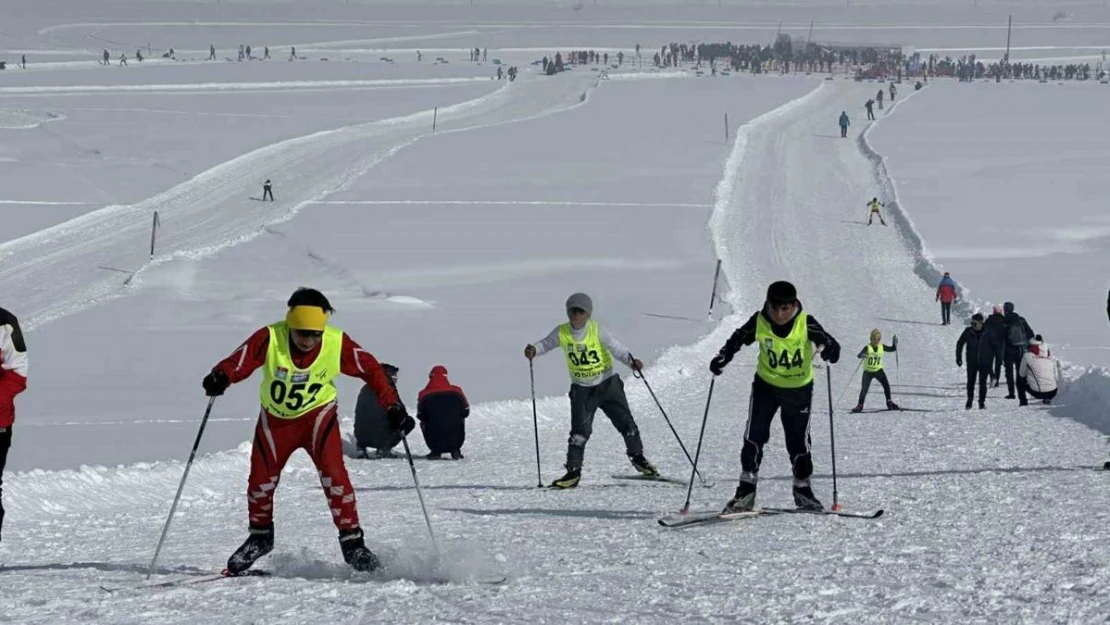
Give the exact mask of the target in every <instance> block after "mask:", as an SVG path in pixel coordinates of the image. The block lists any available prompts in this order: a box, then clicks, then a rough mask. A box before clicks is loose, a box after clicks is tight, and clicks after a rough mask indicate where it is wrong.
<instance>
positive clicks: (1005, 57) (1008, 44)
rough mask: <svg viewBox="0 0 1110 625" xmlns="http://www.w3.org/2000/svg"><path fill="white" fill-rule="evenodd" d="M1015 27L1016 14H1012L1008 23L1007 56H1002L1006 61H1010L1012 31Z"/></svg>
mask: <svg viewBox="0 0 1110 625" xmlns="http://www.w3.org/2000/svg"><path fill="white" fill-rule="evenodd" d="M1013 27H1014V16H1013V15H1011V16H1010V18H1009V20H1008V21H1007V23H1006V56H1004V57H1002V60H1003V61H1005V62H1006V63H1009V62H1010V32H1011V30H1012V29H1013Z"/></svg>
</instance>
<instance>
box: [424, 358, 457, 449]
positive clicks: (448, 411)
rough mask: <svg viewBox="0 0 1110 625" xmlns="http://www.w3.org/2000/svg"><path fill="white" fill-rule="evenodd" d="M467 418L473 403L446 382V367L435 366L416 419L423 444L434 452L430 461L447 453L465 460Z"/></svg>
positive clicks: (425, 388)
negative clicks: (464, 443) (422, 436)
mask: <svg viewBox="0 0 1110 625" xmlns="http://www.w3.org/2000/svg"><path fill="white" fill-rule="evenodd" d="M468 416H470V404H469V403H468V402H467V401H466V395H465V394H464V393H463V392H462V389H461V388H459V387H457V386H455V385H454V384H451V382H450V381H449V380H448V379H447V367H444V366H443V365H436V366H434V367H432V371H431V372H430V373H429V374H428V385H427V386H425V387H424V390H422V391H420V395H418V396H417V399H416V418H417V419H418V420H419V421H420V431H421V432H422V433H423V434H424V442H425V443H427V445H428V449H430V450H431V453H429V454H428V455H427V456H426V457H427V458H428V459H429V460H438V459H439V458H440V455H441V454H446V453H449V454H451V458H452V459H454V460H461V459H462V457H463V455H462V445H463V441H465V440H466V418H467V417H468Z"/></svg>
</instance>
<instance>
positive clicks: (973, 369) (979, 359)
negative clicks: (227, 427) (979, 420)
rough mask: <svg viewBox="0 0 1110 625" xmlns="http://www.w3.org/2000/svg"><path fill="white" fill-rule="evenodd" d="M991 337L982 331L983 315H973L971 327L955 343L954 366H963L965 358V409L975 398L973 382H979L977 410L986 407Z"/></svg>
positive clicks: (994, 350)
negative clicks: (965, 358)
mask: <svg viewBox="0 0 1110 625" xmlns="http://www.w3.org/2000/svg"><path fill="white" fill-rule="evenodd" d="M993 341H994V339H993V337H992V336H991V334H990V333H988V332H985V331H984V330H983V315H982V314H981V313H975V314H974V315H972V316H971V325H970V326H969V327H967V328H965V329H964V331H963V334H960V339H959V340H958V341H956V366H957V367H962V366H964V356H965V355H966V357H967V403H966V404H965V405H964V408H965V409H970V408H971V402H972V400H973V399H974V397H975V382H976V380H978V382H979V409H980V410H982V409H984V408H986V407H987V376H989V375H990V372H991V365H992V364H993V362H994V357H995V352H996V351H997V350H996V347H995V345H994V344H993Z"/></svg>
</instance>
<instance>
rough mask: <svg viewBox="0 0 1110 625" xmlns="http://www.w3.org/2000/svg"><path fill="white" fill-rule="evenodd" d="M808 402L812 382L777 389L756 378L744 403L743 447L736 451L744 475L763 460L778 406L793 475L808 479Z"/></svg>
mask: <svg viewBox="0 0 1110 625" xmlns="http://www.w3.org/2000/svg"><path fill="white" fill-rule="evenodd" d="M812 401H813V383H810V384H807V385H805V386H803V387H800V388H778V387H775V386H771V385H770V384H768V383H767V382H765V381H763V379H762V378H760V377H756V379H755V381H754V382H752V395H751V400H750V401H749V403H748V424H747V426H746V427H745V429H744V446H743V448H742V449H741V450H740V467H741V468H742V469H743V471H744V473H745V474H748V473H751V474H753V475H754V474H757V473H759V465H760V464H762V463H763V446H764V445H766V444H767V440H768V439H769V438H770V437H771V421H772V420H774V418H775V412H778V411H779V410H780V409H781V412H782V414H781V415H780V419H781V420H782V431H783V434H784V435H785V438H786V453H787V454H789V455H790V466H791V467H793V469H794V478H795V479H798V480H805V479H809V476H810V475H812V474H813V459H812V458H811V457H810V451H809V448H810V440H809V406H810V404H811V403H812Z"/></svg>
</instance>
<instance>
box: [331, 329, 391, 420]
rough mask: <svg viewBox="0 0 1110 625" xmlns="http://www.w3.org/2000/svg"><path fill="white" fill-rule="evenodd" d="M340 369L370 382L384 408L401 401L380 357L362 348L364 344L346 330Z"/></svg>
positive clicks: (346, 373) (344, 372) (367, 382)
mask: <svg viewBox="0 0 1110 625" xmlns="http://www.w3.org/2000/svg"><path fill="white" fill-rule="evenodd" d="M339 370H340V371H341V372H343V374H344V375H349V376H351V377H354V378H359V379H360V380H362V381H363V382H365V383H366V384H368V385H369V386H370V388H371V390H373V391H374V394H375V395H377V396H378V404H380V405H381V407H382V408H389V407H390V406H392V405H393V404H396V403H399V402H400V401H401V399H400V398H399V397H397V391H395V390H393V385H391V384H390V383H389V376H387V375H386V374H385V369H382V365H381V363H379V362H378V359H377V358H374V356H373V354H371V353H370V352H368V351H366V350H365V349H362V346H361V345H359V344H358V343H356V342H355V341H354V339H352V338H351V337H349V336H347V333H346V332H344V333H343V352H342V355H341V356H340V359H339Z"/></svg>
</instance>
